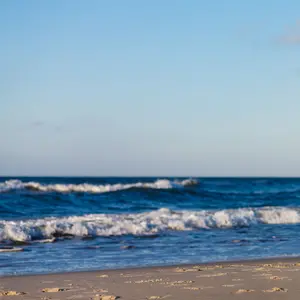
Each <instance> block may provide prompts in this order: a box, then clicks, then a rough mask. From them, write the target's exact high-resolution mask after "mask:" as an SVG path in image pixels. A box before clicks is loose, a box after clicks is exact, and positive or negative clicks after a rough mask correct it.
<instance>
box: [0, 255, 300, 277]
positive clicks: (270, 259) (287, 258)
mask: <svg viewBox="0 0 300 300" xmlns="http://www.w3.org/2000/svg"><path fill="white" fill-rule="evenodd" d="M277 261H280V262H283V263H293V262H295V261H297V262H298V261H299V262H300V255H298V256H274V257H267V258H250V259H237V260H220V261H211V262H195V263H186V264H185V263H178V264H170V265H154V266H141V267H124V268H123V267H122V268H111V269H93V270H78V271H66V272H52V273H32V274H16V275H0V279H1V278H15V277H30V276H54V275H64V274H66V275H70V274H71V275H72V274H80V273H83V274H84V273H95V272H97V273H99V272H106V273H108V272H122V271H138V270H141V271H142V270H151V269H158V268H163V269H172V268H176V267H180V268H190V267H192V266H194V265H198V266H202V267H209V266H212V265H223V266H226V265H232V264H263V263H264V264H265V263H274V262H277Z"/></svg>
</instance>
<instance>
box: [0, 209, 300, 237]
mask: <svg viewBox="0 0 300 300" xmlns="http://www.w3.org/2000/svg"><path fill="white" fill-rule="evenodd" d="M297 223H300V208H286V207H263V208H240V209H228V210H218V211H208V210H202V211H171V210H169V209H166V208H162V209H159V210H155V211H150V212H145V213H138V214H93V215H85V216H71V217H64V218H54V217H51V218H44V219H36V220H18V221H5V220H2V221H0V241H1V242H11V241H14V242H16V241H19V242H31V241H37V240H45V239H54V238H58V237H60V238H63V237H66V236H68V237H70V236H78V237H86V236H90V237H107V236H121V235H135V236H148V235H157V234H160V233H166V232H168V231H188V230H201V229H206V230H207V229H216V228H221V229H226V228H233V227H249V226H253V225H259V224H297Z"/></svg>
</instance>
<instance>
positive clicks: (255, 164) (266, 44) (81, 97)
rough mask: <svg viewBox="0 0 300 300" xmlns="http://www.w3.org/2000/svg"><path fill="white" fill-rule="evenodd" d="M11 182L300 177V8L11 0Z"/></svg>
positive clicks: (5, 102) (0, 6)
mask: <svg viewBox="0 0 300 300" xmlns="http://www.w3.org/2000/svg"><path fill="white" fill-rule="evenodd" d="M0 41H1V42H0V44H1V46H0V129H1V131H0V132H1V139H0V141H1V142H0V174H1V175H8V176H17V175H28V176H33V175H39V176H43V175H44V176H51V175H56V176H64V175H72V176H300V117H299V116H300V55H299V54H300V53H299V52H300V1H298V0H286V1H283V0H266V1H261V0H252V1H240V0H226V1H222V0H220V1H204V0H188V1H183V0H180V1H179V0H164V1H161V0H151V1H140V0H126V1H122V0H112V1H102V0H89V1H82V0H81V1H79V0H64V1H61V0H51V1H50V0H48V1H40V0H28V1H22V0H2V1H0Z"/></svg>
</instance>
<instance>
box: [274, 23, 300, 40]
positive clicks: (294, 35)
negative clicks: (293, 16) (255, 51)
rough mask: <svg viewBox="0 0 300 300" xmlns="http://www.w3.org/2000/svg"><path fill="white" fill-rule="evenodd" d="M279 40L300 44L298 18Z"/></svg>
mask: <svg viewBox="0 0 300 300" xmlns="http://www.w3.org/2000/svg"><path fill="white" fill-rule="evenodd" d="M279 40H280V42H281V43H283V44H287V45H300V20H298V21H297V22H296V25H295V26H294V27H293V28H291V29H290V30H289V32H287V33H286V34H284V35H282V36H281V37H280V39H279Z"/></svg>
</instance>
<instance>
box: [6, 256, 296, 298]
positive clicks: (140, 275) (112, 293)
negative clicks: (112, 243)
mask: <svg viewBox="0 0 300 300" xmlns="http://www.w3.org/2000/svg"><path fill="white" fill-rule="evenodd" d="M299 261H300V259H285V260H268V261H252V262H251V261H249V262H239V263H224V264H220V263H218V264H209V265H200V266H199V265H197V266H196V265H195V266H193V265H190V266H177V267H176V266H173V267H159V268H155V267H154V268H140V269H126V270H106V271H97V272H78V273H65V274H49V275H31V276H11V277H0V298H1V299H6V298H9V299H10V298H12V299H16V300H17V299H22V300H26V299H27V300H29V299H30V300H35V299H39V300H42V299H44V300H55V299H56V300H64V299H67V300H72V299H74V300H75V299H80V300H117V299H120V300H161V299H166V300H168V299H170V300H171V299H174V300H182V299H185V300H192V299H193V300H194V299H216V300H217V299H222V300H229V299H241V298H244V297H245V298H247V299H249V300H260V299H267V300H268V299H269V300H273V299H283V300H284V299H286V300H293V299H295V300H298V299H299V295H300V285H299V284H298V282H300V269H299V266H300V262H299ZM220 271H221V272H220ZM64 283H65V286H64ZM274 283H275V284H274Z"/></svg>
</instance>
